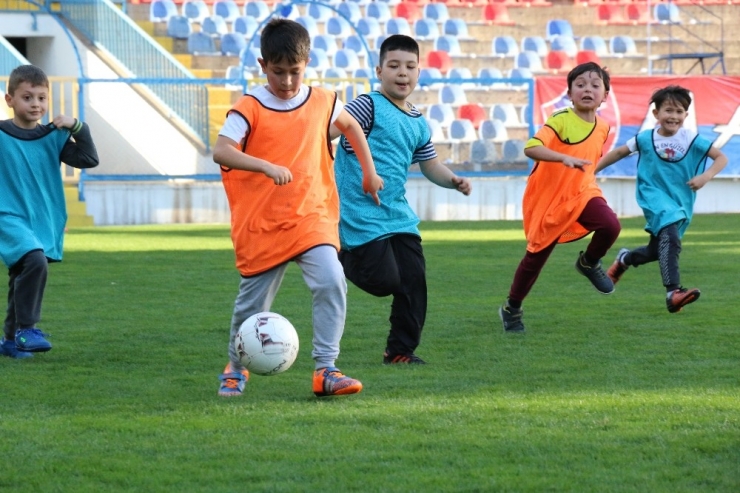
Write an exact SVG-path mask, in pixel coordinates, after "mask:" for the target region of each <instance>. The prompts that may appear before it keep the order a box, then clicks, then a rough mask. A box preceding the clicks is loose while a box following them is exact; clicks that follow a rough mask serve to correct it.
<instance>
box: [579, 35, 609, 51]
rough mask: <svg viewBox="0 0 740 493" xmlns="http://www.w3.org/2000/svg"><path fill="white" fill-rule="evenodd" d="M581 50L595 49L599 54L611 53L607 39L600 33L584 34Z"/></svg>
mask: <svg viewBox="0 0 740 493" xmlns="http://www.w3.org/2000/svg"><path fill="white" fill-rule="evenodd" d="M580 46H581V50H588V51H593V52H594V53H596V54H597V55H598V56H604V55H608V54H609V48H608V47H607V46H606V41H605V40H604V38H603V37H601V36H599V35H590V36H584V37H582V38H581V43H580Z"/></svg>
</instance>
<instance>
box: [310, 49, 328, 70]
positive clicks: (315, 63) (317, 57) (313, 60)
mask: <svg viewBox="0 0 740 493" xmlns="http://www.w3.org/2000/svg"><path fill="white" fill-rule="evenodd" d="M308 57H309V60H308V66H309V67H311V68H314V69H316V71H317V72H323V71H324V70H326V69H328V68H329V67H331V63H330V62H329V55H327V54H326V52H325V51H324V50H319V49H316V48H313V49H312V50H311V52H310V53H309V55H308Z"/></svg>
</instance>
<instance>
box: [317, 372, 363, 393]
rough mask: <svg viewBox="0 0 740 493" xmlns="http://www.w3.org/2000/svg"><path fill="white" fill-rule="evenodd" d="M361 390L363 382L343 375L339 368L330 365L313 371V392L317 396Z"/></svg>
mask: <svg viewBox="0 0 740 493" xmlns="http://www.w3.org/2000/svg"><path fill="white" fill-rule="evenodd" d="M361 390H362V382H360V381H359V380H355V379H354V378H349V377H348V376H345V375H343V374H342V372H341V371H339V368H334V367H331V366H330V367H328V368H320V369H318V370H316V371H315V372H313V393H314V394H316V396H317V397H324V396H327V395H347V394H356V393H358V392H359V391H361Z"/></svg>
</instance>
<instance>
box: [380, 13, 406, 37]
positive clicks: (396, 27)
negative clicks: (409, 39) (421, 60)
mask: <svg viewBox="0 0 740 493" xmlns="http://www.w3.org/2000/svg"><path fill="white" fill-rule="evenodd" d="M385 33H386V34H388V35H391V34H405V35H406V36H411V35H412V34H411V26H410V25H409V21H407V20H406V19H404V18H403V17H393V18H391V19H388V22H386V23H385Z"/></svg>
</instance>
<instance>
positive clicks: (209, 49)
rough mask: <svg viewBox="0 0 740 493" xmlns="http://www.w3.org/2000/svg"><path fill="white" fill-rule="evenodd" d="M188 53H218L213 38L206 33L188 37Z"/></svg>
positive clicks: (192, 34) (193, 34)
mask: <svg viewBox="0 0 740 493" xmlns="http://www.w3.org/2000/svg"><path fill="white" fill-rule="evenodd" d="M188 53H189V54H191V55H213V54H215V53H218V50H216V43H215V41H214V40H213V38H212V37H211V36H209V35H207V34H206V33H202V32H195V33H190V36H188Z"/></svg>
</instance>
